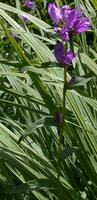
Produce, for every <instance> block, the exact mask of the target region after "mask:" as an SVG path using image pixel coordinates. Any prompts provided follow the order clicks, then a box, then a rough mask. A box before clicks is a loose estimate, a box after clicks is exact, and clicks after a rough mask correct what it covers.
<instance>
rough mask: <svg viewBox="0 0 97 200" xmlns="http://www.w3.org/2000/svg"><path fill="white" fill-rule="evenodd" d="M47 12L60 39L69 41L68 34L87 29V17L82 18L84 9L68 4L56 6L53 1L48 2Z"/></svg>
mask: <svg viewBox="0 0 97 200" xmlns="http://www.w3.org/2000/svg"><path fill="white" fill-rule="evenodd" d="M48 12H49V15H50V17H51V18H52V20H53V22H54V23H55V25H56V26H55V27H54V31H55V32H58V33H59V34H60V37H61V39H62V41H63V42H64V41H69V39H70V36H71V35H74V34H79V33H83V32H85V31H87V30H88V29H89V25H90V24H89V17H85V18H83V16H82V15H83V14H84V11H82V12H79V11H78V8H77V7H76V8H75V9H71V8H70V7H69V6H67V5H66V6H63V7H61V8H58V7H56V5H55V3H52V4H51V3H49V6H48Z"/></svg>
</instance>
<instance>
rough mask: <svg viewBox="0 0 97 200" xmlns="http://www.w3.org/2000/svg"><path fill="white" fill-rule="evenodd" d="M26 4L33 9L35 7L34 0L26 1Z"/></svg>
mask: <svg viewBox="0 0 97 200" xmlns="http://www.w3.org/2000/svg"><path fill="white" fill-rule="evenodd" d="M26 5H27V7H28V8H30V9H33V8H34V2H32V1H29V0H28V1H27V2H26Z"/></svg>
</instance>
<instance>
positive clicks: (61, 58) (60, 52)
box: [54, 42, 78, 65]
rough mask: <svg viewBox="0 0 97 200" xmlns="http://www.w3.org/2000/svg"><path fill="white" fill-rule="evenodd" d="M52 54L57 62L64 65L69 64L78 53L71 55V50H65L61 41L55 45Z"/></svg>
mask: <svg viewBox="0 0 97 200" xmlns="http://www.w3.org/2000/svg"><path fill="white" fill-rule="evenodd" d="M54 54H55V57H56V60H57V61H58V63H59V64H65V65H69V64H70V63H71V62H72V60H73V59H74V58H76V56H77V55H78V54H77V53H75V54H74V55H72V52H71V50H69V51H66V52H65V49H64V45H63V43H61V42H60V43H57V44H56V45H55V49H54Z"/></svg>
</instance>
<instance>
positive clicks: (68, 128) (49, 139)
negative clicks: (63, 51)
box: [0, 0, 97, 200]
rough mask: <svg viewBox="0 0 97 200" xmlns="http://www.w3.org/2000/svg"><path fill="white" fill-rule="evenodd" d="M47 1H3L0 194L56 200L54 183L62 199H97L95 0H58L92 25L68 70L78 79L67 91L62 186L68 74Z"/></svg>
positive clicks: (0, 5) (0, 29) (79, 42)
mask: <svg viewBox="0 0 97 200" xmlns="http://www.w3.org/2000/svg"><path fill="white" fill-rule="evenodd" d="M49 2H50V1H46V0H44V1H42V0H41V1H35V9H34V10H33V11H31V12H29V10H28V9H27V8H26V7H25V6H23V5H22V1H19V0H16V1H7V0H6V1H1V2H0V199H1V200H3V199H4V200H8V199H12V200H15V199H16V200H18V199H19V200H23V199H25V200H28V199H29V200H31V199H34V200H36V199H38V200H46V199H50V200H53V199H54V200H56V199H58V198H57V190H59V194H60V199H61V200H73V199H74V200H83V199H84V200H97V78H96V76H97V46H96V42H97V17H96V16H97V1H96V0H95V1H94V0H93V1H92V0H84V1H82V0H79V1H77V0H74V1H69V0H68V1H61V0H60V1H58V0H56V1H55V2H56V4H57V5H58V4H61V5H64V4H66V3H67V4H69V5H70V6H72V8H73V7H76V6H78V7H79V10H86V12H85V15H86V16H89V18H90V24H91V26H90V30H89V31H88V32H87V33H83V34H81V35H80V36H77V37H76V38H74V44H75V52H76V51H77V50H78V51H79V56H78V58H77V59H76V62H74V63H73V67H74V68H73V67H72V66H71V68H70V70H69V72H68V75H67V79H68V81H69V80H70V79H71V77H72V76H73V75H75V76H76V83H75V84H74V85H73V86H72V88H68V90H67V93H66V120H65V127H64V137H63V141H62V152H61V177H60V186H59V189H58V187H57V184H56V180H57V171H56V168H57V146H58V139H59V136H58V127H57V124H56V120H55V112H56V111H58V112H59V113H60V115H61V113H62V98H63V81H64V80H63V79H64V78H63V68H60V67H59V65H58V64H57V62H56V59H55V57H54V52H53V49H54V45H55V43H56V41H57V40H59V38H58V36H57V35H56V34H55V33H54V32H53V29H52V21H51V19H50V17H49V16H48V12H47V6H48V3H49ZM52 2H54V1H52ZM24 12H25V13H24ZM22 15H25V16H26V17H27V19H28V21H27V23H26V24H24V22H23V20H22ZM12 32H14V33H15V34H17V36H18V40H17V41H15V40H14V39H13V37H12V36H11V33H12ZM25 52H27V53H28V57H26V56H25ZM22 68H23V70H24V72H23V73H22Z"/></svg>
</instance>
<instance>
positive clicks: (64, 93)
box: [57, 67, 67, 196]
mask: <svg viewBox="0 0 97 200" xmlns="http://www.w3.org/2000/svg"><path fill="white" fill-rule="evenodd" d="M66 74H67V68H66V67H65V68H64V87H63V113H62V121H61V125H60V131H59V144H58V154H57V187H58V188H59V183H60V168H61V143H62V136H63V130H64V120H65V114H66V107H65V99H66V84H67V82H66ZM58 196H59V195H58Z"/></svg>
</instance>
